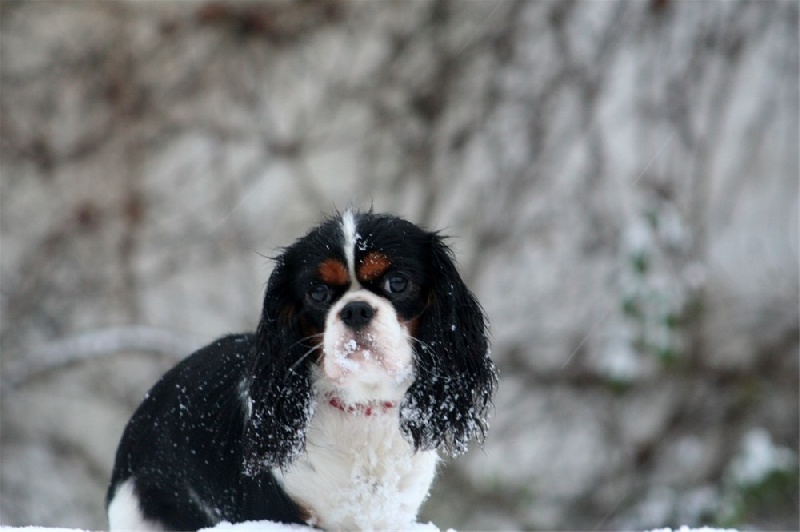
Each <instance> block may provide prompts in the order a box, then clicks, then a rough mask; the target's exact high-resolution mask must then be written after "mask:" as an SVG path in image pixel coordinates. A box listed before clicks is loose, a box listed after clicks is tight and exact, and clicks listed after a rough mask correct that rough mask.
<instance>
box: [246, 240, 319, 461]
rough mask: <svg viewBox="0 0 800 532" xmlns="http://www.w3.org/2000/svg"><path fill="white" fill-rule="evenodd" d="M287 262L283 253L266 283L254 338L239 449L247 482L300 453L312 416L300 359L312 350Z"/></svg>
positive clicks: (304, 362)
mask: <svg viewBox="0 0 800 532" xmlns="http://www.w3.org/2000/svg"><path fill="white" fill-rule="evenodd" d="M287 261H288V253H284V255H283V256H282V257H280V258H278V260H277V263H276V265H275V269H274V270H273V272H272V275H271V276H270V278H269V282H268V283H267V291H266V294H265V296H264V309H263V311H262V314H261V321H260V322H259V324H258V328H257V329H256V334H255V341H254V346H253V349H255V350H256V353H255V356H254V357H253V359H254V365H253V368H252V370H251V372H250V375H249V378H250V380H249V385H248V387H247V390H246V399H247V400H248V401H249V408H248V411H249V412H248V416H247V421H246V423H245V429H244V443H243V445H244V459H245V471H246V472H247V473H248V474H250V475H251V476H253V475H257V474H258V473H260V472H263V471H266V470H268V469H269V468H272V467H279V468H285V467H286V466H288V465H289V464H290V463H291V462H292V460H293V459H294V458H295V457H296V456H298V455H299V454H300V453H301V452H302V451H303V449H304V448H305V438H306V429H307V428H308V424H309V422H310V420H311V416H312V415H313V408H314V405H313V402H312V393H311V367H310V360H311V357H308V356H305V355H307V354H308V353H309V350H310V349H313V346H311V345H307V343H306V342H304V341H303V335H302V333H301V331H300V324H299V322H298V316H297V312H296V309H295V307H294V304H295V302H294V298H293V294H292V293H291V290H292V287H293V279H292V271H293V266H292V264H291V263H287Z"/></svg>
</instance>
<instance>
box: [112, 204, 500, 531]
mask: <svg viewBox="0 0 800 532" xmlns="http://www.w3.org/2000/svg"><path fill="white" fill-rule="evenodd" d="M496 385H497V378H496V371H495V366H494V364H493V363H492V360H491V359H490V358H489V341H488V338H487V325H486V319H485V317H484V314H483V311H482V309H481V307H480V305H479V304H478V301H477V300H476V299H475V296H474V295H473V294H472V293H471V292H470V291H469V290H468V289H467V287H466V286H465V285H464V282H463V281H462V280H461V277H460V276H459V274H458V272H457V271H456V267H455V265H454V263H453V258H452V253H451V252H450V250H449V249H448V248H447V246H446V245H445V244H444V243H443V241H442V238H441V237H440V236H439V235H438V234H437V233H432V232H427V231H425V230H422V229H420V228H419V227H417V226H416V225H414V224H412V223H410V222H407V221H405V220H402V219H400V218H396V217H394V216H387V215H378V214H373V213H371V212H369V213H357V212H354V211H350V210H348V211H346V212H344V213H343V214H340V215H337V216H335V217H333V218H331V219H328V220H327V221H325V222H323V223H322V224H321V225H320V226H318V227H316V228H315V229H313V230H311V231H310V232H309V233H308V234H307V235H306V236H304V237H303V238H301V239H299V240H297V241H296V242H295V243H294V244H292V245H291V246H289V247H288V248H286V249H285V250H284V251H283V253H282V254H281V255H280V257H278V258H277V261H276V264H275V268H274V270H273V272H272V275H271V276H270V278H269V282H268V284H267V289H266V295H265V297H264V307H263V312H262V315H261V320H260V322H259V324H258V327H257V329H256V331H255V333H253V334H236V335H231V336H226V337H223V338H220V339H219V340H217V341H215V342H214V343H212V344H210V345H208V346H206V347H204V348H202V349H200V350H199V351H197V352H196V353H194V354H193V355H191V356H189V357H188V358H186V359H185V360H183V361H182V362H180V363H179V364H178V365H177V366H175V367H174V368H173V369H172V370H170V371H169V372H167V373H166V375H164V377H162V378H161V380H160V381H159V382H158V383H156V384H155V386H153V388H152V390H150V392H149V393H148V394H147V396H146V398H145V399H144V402H143V403H142V404H141V406H139V408H138V410H136V412H135V413H134V415H133V417H132V418H131V420H130V421H129V423H128V425H127V427H126V429H125V432H124V434H123V436H122V441H121V442H120V445H119V448H118V450H117V455H116V463H115V465H114V470H113V474H112V477H111V484H110V486H109V489H108V495H107V499H106V501H107V508H108V516H109V524H110V528H111V530H126V529H127V530H152V529H159V530H197V529H200V528H204V527H210V526H214V525H215V524H217V523H219V522H222V521H228V522H231V523H237V522H243V521H254V520H267V521H273V522H278V523H297V524H308V525H312V526H316V527H320V528H325V529H344V530H348V529H400V528H403V527H404V526H407V525H409V524H411V523H414V522H415V520H416V516H417V511H418V510H419V507H420V505H421V504H422V502H423V501H424V500H425V498H426V496H427V495H428V491H429V488H430V485H431V482H432V481H433V477H434V474H435V470H436V466H437V462H438V460H439V458H438V453H440V452H441V453H444V454H446V455H450V456H454V455H458V454H460V453H462V452H464V451H465V450H466V448H467V445H468V443H469V442H470V441H471V440H473V439H477V440H479V441H482V439H483V437H484V435H485V433H486V430H487V427H488V424H487V414H488V410H489V408H490V406H491V401H492V395H493V393H494V390H495V388H496Z"/></svg>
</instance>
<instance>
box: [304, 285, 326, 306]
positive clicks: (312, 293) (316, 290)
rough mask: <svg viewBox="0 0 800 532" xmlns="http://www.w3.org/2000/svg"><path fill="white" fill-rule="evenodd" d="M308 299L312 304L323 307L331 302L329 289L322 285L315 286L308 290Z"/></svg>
mask: <svg viewBox="0 0 800 532" xmlns="http://www.w3.org/2000/svg"><path fill="white" fill-rule="evenodd" d="M308 299H310V300H311V302H312V303H316V304H318V305H324V304H325V303H328V302H329V301H330V300H331V289H330V288H328V287H327V286H326V285H324V284H315V285H314V286H312V287H311V288H309V289H308Z"/></svg>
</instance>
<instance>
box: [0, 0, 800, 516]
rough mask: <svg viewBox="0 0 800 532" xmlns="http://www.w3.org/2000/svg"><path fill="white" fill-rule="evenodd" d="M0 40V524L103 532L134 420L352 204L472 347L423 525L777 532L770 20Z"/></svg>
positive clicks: (673, 15) (792, 425)
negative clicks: (122, 438)
mask: <svg viewBox="0 0 800 532" xmlns="http://www.w3.org/2000/svg"><path fill="white" fill-rule="evenodd" d="M0 28H1V29H2V31H1V32H0V137H1V138H2V141H1V142H0V186H1V188H0V207H2V208H1V209H0V223H1V225H0V238H2V242H1V244H2V253H1V254H0V282H1V283H2V285H1V286H0V312H2V314H0V341H1V342H2V367H1V369H2V381H0V382H1V384H2V389H1V391H0V393H2V406H1V407H0V409H1V410H0V423H2V432H0V438H1V439H2V440H1V441H2V447H1V448H0V460H2V462H1V463H2V466H3V467H2V471H0V481H1V482H0V522H3V523H5V524H14V525H22V524H35V525H47V526H70V527H81V528H89V529H92V528H94V529H97V528H101V527H103V526H104V513H103V508H102V502H103V496H104V490H105V485H106V482H107V478H108V475H109V472H110V467H111V461H112V458H113V453H114V450H115V445H116V443H117V440H118V438H119V435H120V434H121V431H122V427H123V425H124V423H125V421H126V418H127V416H129V415H130V413H131V412H132V410H133V408H134V407H135V406H136V404H137V403H138V401H139V400H140V398H141V397H142V395H143V394H144V392H145V391H146V390H147V388H148V387H149V386H150V385H151V384H152V383H153V382H154V381H155V379H157V377H158V376H159V375H160V373H161V372H163V371H164V370H165V369H166V368H167V367H169V366H170V365H171V364H172V363H174V361H175V360H177V359H178V358H179V357H180V356H183V355H185V354H186V353H187V352H188V351H189V350H190V349H191V348H192V347H193V346H198V345H201V344H202V343H204V342H207V341H209V340H211V339H213V338H214V337H216V336H218V335H221V334H224V333H227V332H230V331H239V330H246V329H251V328H252V327H253V326H254V324H255V323H256V320H257V317H258V313H259V305H260V300H261V295H262V291H263V288H264V285H265V280H266V278H267V276H268V274H269V271H270V267H271V265H270V261H269V260H268V257H270V256H274V255H275V254H276V250H277V249H278V248H279V247H280V246H281V245H286V244H288V243H289V242H291V241H292V240H293V239H294V238H296V237H297V236H299V235H301V234H302V233H303V232H304V231H306V230H307V229H308V227H310V226H311V225H312V224H314V223H315V222H316V221H317V220H318V219H319V218H320V216H321V215H322V214H323V213H329V212H331V211H333V210H334V209H335V208H344V207H346V206H347V205H348V204H354V205H357V206H361V207H363V208H369V207H370V206H372V207H374V208H375V209H376V210H379V211H384V210H386V211H392V212H395V213H397V214H400V215H403V216H405V217H408V218H409V219H411V220H413V221H416V222H418V223H421V224H423V225H426V226H429V227H431V228H440V229H443V230H444V232H445V233H447V234H449V235H452V237H453V238H452V240H451V243H452V245H453V247H454V249H455V251H456V254H457V256H458V259H459V263H460V265H461V268H462V271H463V273H464V275H465V277H466V278H467V279H468V282H469V284H470V285H471V286H472V287H474V289H475V291H476V293H477V294H478V296H479V298H480V299H481V301H482V303H483V305H484V306H485V308H486V310H487V312H488V314H489V316H490V318H491V322H492V328H493V346H494V347H493V353H494V356H495V358H496V360H497V362H498V365H499V367H500V370H501V373H502V380H501V389H500V393H499V396H498V398H497V404H496V413H495V418H494V421H493V430H492V433H491V435H490V437H489V439H488V441H487V442H486V445H485V448H484V450H483V451H480V450H476V451H475V452H472V453H470V454H469V455H467V456H465V457H462V458H461V459H459V460H457V461H455V462H453V463H452V464H451V465H449V466H448V467H447V468H446V469H445V470H444V471H443V472H442V474H441V477H440V481H439V483H438V484H437V487H436V488H435V490H434V492H433V494H432V496H431V499H430V501H429V503H428V504H427V505H426V507H425V509H424V515H423V518H424V519H432V520H433V521H434V522H435V523H436V524H438V525H439V526H443V527H456V528H463V529H512V528H513V529H523V528H524V529H556V528H559V529H619V528H647V527H657V526H678V525H681V524H690V525H698V524H701V523H702V524H717V525H735V526H747V525H751V526H756V527H760V528H763V529H771V528H772V529H790V528H793V527H794V526H796V524H797V522H798V507H797V497H798V486H797V478H798V477H797V456H796V452H797V449H798V430H799V428H798V336H799V335H800V333H799V331H798V141H799V140H800V136H799V135H798V110H799V109H798V46H797V42H798V6H797V4H796V3H795V2H789V1H786V2H779V1H775V2H740V1H736V2H733V1H731V2H727V1H719V2H715V1H703V2H683V1H675V0H653V1H648V2H645V1H642V2H632V1H608V2H582V1H560V2H530V1H521V0H514V1H509V0H498V1H493V2H488V1H485V2H469V3H461V2H453V1H449V0H436V1H425V2H350V1H344V0H309V1H307V2H288V1H276V2H268V3H260V2H256V3H239V2H192V3H189V2H151V1H137V2H132V1H119V2H49V1H39V2H22V1H14V0H5V1H3V2H2V3H0ZM789 449H790V450H791V451H789Z"/></svg>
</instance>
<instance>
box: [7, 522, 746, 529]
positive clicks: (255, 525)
mask: <svg viewBox="0 0 800 532" xmlns="http://www.w3.org/2000/svg"><path fill="white" fill-rule="evenodd" d="M22 530H24V531H25V532H89V531H87V530H82V529H80V528H47V527H40V526H23V527H13V526H4V525H0V532H11V531H22ZM214 530H227V531H230V530H233V531H235V532H256V531H258V532H298V531H300V530H312V529H311V528H309V527H306V526H302V525H283V524H279V523H272V522H270V521H247V522H245V523H235V524H231V523H228V522H227V521H223V522H222V523H220V524H218V525H217V526H215V527H214V528H204V529H202V530H200V531H198V532H209V531H214ZM404 530H409V531H412V532H439V528H438V527H436V525H434V524H433V523H414V524H411V525H409V526H408V527H404ZM447 532H454V531H452V529H448V530H447ZM649 532H738V531H737V530H736V529H734V528H709V527H702V528H691V527H688V526H682V527H680V528H675V529H672V528H655V529H653V530H650V531H649Z"/></svg>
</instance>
